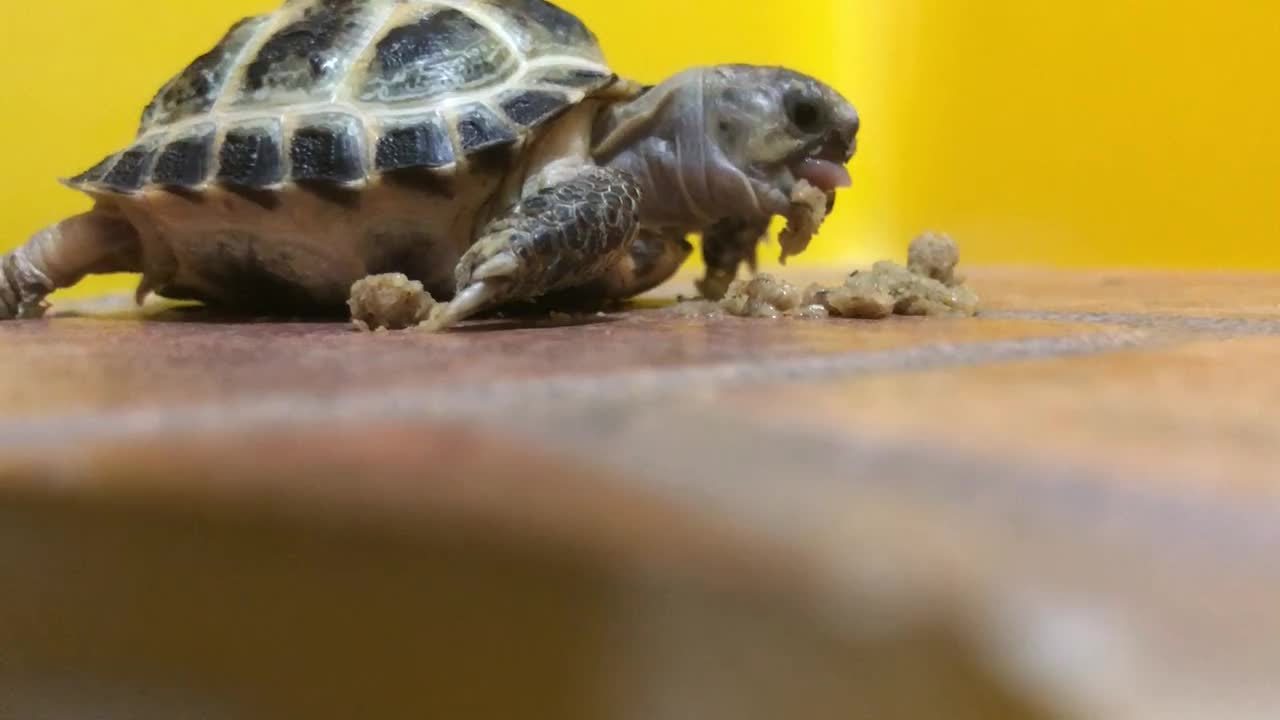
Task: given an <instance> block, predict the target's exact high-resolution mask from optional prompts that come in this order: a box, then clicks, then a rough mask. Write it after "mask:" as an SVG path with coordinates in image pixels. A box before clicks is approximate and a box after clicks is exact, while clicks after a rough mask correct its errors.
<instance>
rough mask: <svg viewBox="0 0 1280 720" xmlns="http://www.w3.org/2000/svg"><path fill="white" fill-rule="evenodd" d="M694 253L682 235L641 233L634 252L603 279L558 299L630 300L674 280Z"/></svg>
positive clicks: (612, 267) (628, 253)
mask: <svg viewBox="0 0 1280 720" xmlns="http://www.w3.org/2000/svg"><path fill="white" fill-rule="evenodd" d="M692 253H693V246H692V245H690V244H689V241H688V240H686V239H685V235H684V233H681V232H669V233H663V232H657V231H653V230H641V231H640V233H639V234H638V235H636V239H635V242H633V243H632V244H631V250H630V251H628V252H627V253H626V254H624V255H623V256H622V259H620V260H619V261H618V262H616V263H614V264H613V265H612V266H611V267H610V268H609V269H608V270H606V271H605V273H604V274H603V275H601V276H600V277H598V278H596V279H595V280H592V281H590V282H588V283H586V284H584V285H580V286H578V287H575V288H571V289H569V290H568V291H566V292H564V293H559V294H557V295H556V296H555V300H557V301H560V300H563V301H564V302H567V303H600V302H602V301H611V300H627V299H630V298H633V297H635V296H637V295H640V294H642V293H645V292H648V291H650V290H652V289H653V288H656V287H658V286H659V285H661V284H662V283H664V282H666V281H667V280H669V279H671V276H672V275H675V274H676V272H677V271H678V270H679V269H680V266H681V265H683V264H684V261H685V260H687V259H689V255H690V254H692Z"/></svg>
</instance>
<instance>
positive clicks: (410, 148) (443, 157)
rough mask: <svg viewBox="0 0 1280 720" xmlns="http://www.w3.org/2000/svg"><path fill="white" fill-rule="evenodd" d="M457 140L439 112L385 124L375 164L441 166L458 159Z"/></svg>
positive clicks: (387, 167)
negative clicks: (401, 122)
mask: <svg viewBox="0 0 1280 720" xmlns="http://www.w3.org/2000/svg"><path fill="white" fill-rule="evenodd" d="M455 159H456V158H455V155H454V151H453V141H452V140H450V139H449V131H448V130H447V129H446V128H445V125H444V120H443V119H442V118H441V117H440V115H439V113H433V114H432V115H430V116H429V117H425V118H418V119H415V120H408V121H405V122H404V123H403V124H396V125H389V126H387V127H385V128H383V134H382V138H381V139H380V140H379V141H378V151H377V156H376V157H375V158H374V165H375V166H376V168H377V169H378V170H380V171H384V172H385V171H392V170H405V169H409V168H441V167H445V166H447V165H452V164H453V162H454V160H455Z"/></svg>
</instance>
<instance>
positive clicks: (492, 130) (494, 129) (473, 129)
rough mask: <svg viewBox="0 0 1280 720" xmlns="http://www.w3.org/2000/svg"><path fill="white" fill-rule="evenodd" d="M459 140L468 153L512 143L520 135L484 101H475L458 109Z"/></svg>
mask: <svg viewBox="0 0 1280 720" xmlns="http://www.w3.org/2000/svg"><path fill="white" fill-rule="evenodd" d="M457 126H458V142H459V143H460V144H461V145H462V152H463V153H464V154H466V155H471V154H474V153H478V152H480V151H482V150H490V149H492V148H495V147H499V146H502V145H512V144H514V143H515V142H516V141H517V140H519V137H518V136H517V135H516V133H515V130H513V129H512V127H511V126H510V124H508V123H506V122H505V121H503V120H502V118H500V117H498V114H497V113H495V112H494V111H493V110H491V109H490V108H489V106H487V105H485V104H483V103H474V104H472V105H468V106H466V107H463V108H461V109H460V110H459V111H458V118H457Z"/></svg>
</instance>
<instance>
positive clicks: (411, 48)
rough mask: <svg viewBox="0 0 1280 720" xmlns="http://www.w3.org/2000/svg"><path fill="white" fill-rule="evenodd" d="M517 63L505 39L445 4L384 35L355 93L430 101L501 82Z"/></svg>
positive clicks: (384, 99) (384, 98) (372, 98)
mask: <svg viewBox="0 0 1280 720" xmlns="http://www.w3.org/2000/svg"><path fill="white" fill-rule="evenodd" d="M518 67H519V63H518V60H517V58H516V56H515V54H514V53H513V52H512V50H511V48H510V47H509V46H508V45H507V44H506V43H504V42H503V41H502V40H500V39H499V38H497V37H496V36H494V34H493V33H491V32H489V31H488V30H486V29H485V28H484V27H483V26H482V25H480V23H478V22H476V21H475V20H473V19H472V18H471V17H469V16H468V15H466V14H465V13H463V12H461V11H459V10H457V9H454V8H445V9H441V10H438V11H437V12H433V13H431V14H430V15H428V16H426V17H425V18H421V19H418V20H415V21H412V22H410V23H408V24H405V25H400V26H399V27H393V28H391V29H390V30H388V31H387V32H386V33H385V34H384V35H383V37H382V39H381V40H379V41H378V44H377V53H376V55H375V57H374V59H373V62H372V66H371V67H370V68H369V73H368V76H367V79H366V80H365V83H364V86H363V87H362V88H361V90H360V93H359V96H360V99H361V100H363V101H365V102H378V101H381V102H400V101H406V100H416V101H423V100H429V99H432V98H437V97H440V96H442V95H445V94H447V93H451V92H457V91H459V90H471V89H476V88H480V87H484V86H487V85H492V84H495V83H498V82H501V81H503V80H505V79H506V78H509V77H511V76H512V75H513V74H514V73H515V72H516V70H517V69H518Z"/></svg>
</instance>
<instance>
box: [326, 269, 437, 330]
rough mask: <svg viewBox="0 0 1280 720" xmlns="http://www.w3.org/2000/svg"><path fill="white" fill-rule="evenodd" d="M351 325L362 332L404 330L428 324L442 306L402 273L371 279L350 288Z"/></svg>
mask: <svg viewBox="0 0 1280 720" xmlns="http://www.w3.org/2000/svg"><path fill="white" fill-rule="evenodd" d="M347 306H348V307H349V308H351V322H352V323H353V324H354V325H355V326H356V327H357V328H359V329H360V330H363V331H365V332H375V331H379V330H405V329H408V328H412V327H416V326H418V325H419V324H421V323H422V322H424V321H426V320H427V319H428V318H429V317H430V316H431V314H432V311H433V310H434V309H436V308H438V307H443V306H442V305H439V304H438V303H437V302H436V300H435V298H433V297H431V294H430V293H428V292H427V291H426V290H425V289H424V288H423V287H422V283H420V282H418V281H416V280H410V279H409V278H408V276H406V275H403V274H401V273H389V274H386V275H370V276H369V277H366V278H364V279H362V280H358V281H356V283H355V284H354V285H352V286H351V298H350V299H349V300H347Z"/></svg>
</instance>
